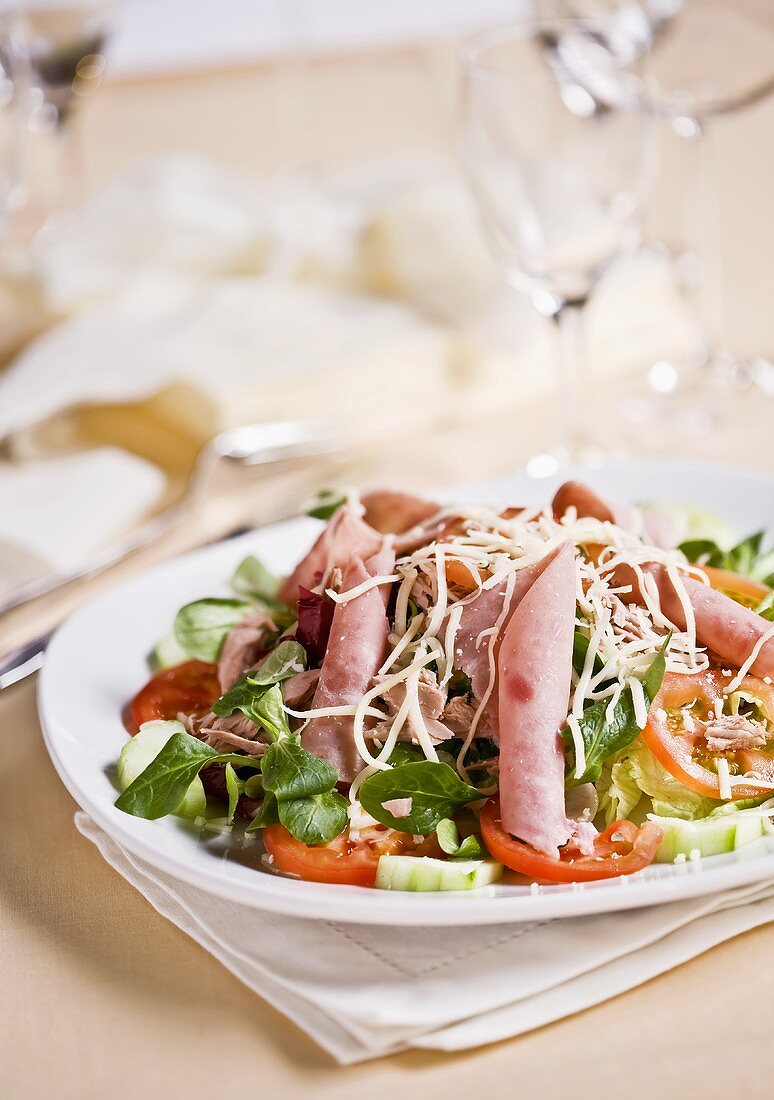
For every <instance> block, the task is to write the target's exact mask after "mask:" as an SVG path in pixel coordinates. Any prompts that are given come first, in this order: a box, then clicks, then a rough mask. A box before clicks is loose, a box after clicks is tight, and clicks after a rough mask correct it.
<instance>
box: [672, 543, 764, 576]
mask: <svg viewBox="0 0 774 1100" xmlns="http://www.w3.org/2000/svg"><path fill="white" fill-rule="evenodd" d="M765 535H766V532H765V531H756V532H755V534H754V535H748V537H747V538H746V539H742V541H741V542H738V543H737V544H736V545H735V546H732V547H731V548H730V549H729V550H726V549H724V548H723V547H722V546H719V545H718V543H717V542H715V541H714V540H713V539H706V538H702V539H688V540H686V541H685V542H681V543H680V546H679V547H678V549H679V550H682V552H683V553H684V554H685V556H686V558H688V561H691V562H695V563H696V564H697V565H709V566H712V567H713V568H715V569H730V570H731V572H733V573H741V574H742V576H744V577H751V578H752V579H753V580H756V581H760V582H761V584H765V585H768V586H769V587H772V586H774V549H769V550H764V549H763V540H764V538H765Z"/></svg>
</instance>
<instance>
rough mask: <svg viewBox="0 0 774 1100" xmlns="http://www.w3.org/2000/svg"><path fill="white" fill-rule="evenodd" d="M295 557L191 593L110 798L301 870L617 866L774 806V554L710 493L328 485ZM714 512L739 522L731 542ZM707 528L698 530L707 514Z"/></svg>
mask: <svg viewBox="0 0 774 1100" xmlns="http://www.w3.org/2000/svg"><path fill="white" fill-rule="evenodd" d="M312 514H314V515H315V516H316V517H317V518H320V519H322V520H324V521H325V526H324V527H323V528H322V530H321V532H320V535H319V537H318V539H317V541H316V542H315V543H314V545H313V546H312V548H311V549H310V551H309V552H308V553H307V555H306V556H305V557H304V558H303V559H302V561H301V562H300V563H299V564H298V565H297V566H296V568H295V569H294V570H293V571H292V572H291V573H290V574H289V575H288V576H286V577H285V578H283V579H278V578H275V577H274V576H272V575H271V573H270V572H269V571H268V570H267V569H266V568H265V567H264V565H263V564H262V563H261V562H259V561H258V560H257V559H256V558H254V557H248V558H246V559H245V560H244V561H243V562H242V564H241V565H240V566H239V568H238V569H237V571H236V573H235V574H234V576H233V577H232V579H231V582H230V583H231V588H232V590H233V596H231V597H229V598H205V599H201V600H197V601H195V602H193V603H190V604H188V605H186V606H185V607H183V608H181V609H180V611H179V612H178V614H177V616H176V618H175V622H174V626H173V630H172V631H171V633H170V635H169V636H168V637H167V638H165V639H163V640H162V641H161V642H160V643H159V646H158V647H157V650H156V652H155V662H156V664H157V666H158V671H157V672H156V674H155V675H154V676H153V677H152V678H151V679H150V680H149V682H148V683H147V684H146V685H145V686H144V687H143V688H142V689H141V690H140V691H139V692H138V694H137V695H136V696H135V698H134V699H133V700H132V703H131V707H130V710H131V716H132V723H133V727H132V730H131V732H132V734H133V736H132V738H131V740H130V741H129V742H128V743H127V744H126V745H125V746H124V749H123V750H122V753H121V758H120V761H119V772H118V774H119V783H120V786H121V787H122V793H121V794H120V796H119V798H118V800H117V802H116V805H117V807H118V808H119V809H121V810H123V811H124V812H126V813H130V814H134V815H136V816H140V817H145V818H158V817H162V816H164V815H166V814H180V815H182V816H187V817H189V818H193V819H194V820H195V821H196V822H197V823H198V824H199V825H201V826H203V827H206V828H222V829H229V830H234V831H235V833H236V834H237V835H239V836H241V837H242V840H243V843H249V842H251V841H252V840H254V839H255V834H257V833H258V832H260V834H261V837H262V840H263V845H264V848H265V853H266V854H265V856H264V860H265V862H266V863H267V864H268V865H269V866H270V867H271V868H272V869H274V870H276V871H278V872H283V873H286V874H290V875H295V876H298V877H300V878H303V879H307V880H311V881H322V882H339V883H349V884H354V885H361V886H373V885H376V886H377V887H381V888H386V889H401V890H467V889H474V888H477V887H480V886H485V885H489V884H491V883H493V882H496V881H497V880H498V879H499V878H500V877H501V876H502V874H503V870H504V868H505V869H508V872H509V873H513V872H515V873H516V874H518V875H523V876H527V877H528V878H529V879H531V880H533V881H536V882H541V883H558V882H584V881H590V880H594V879H603V878H611V877H615V876H620V875H628V874H631V873H633V872H636V871H640V870H642V869H643V868H645V867H647V866H648V865H649V864H650V863H652V862H653V861H654V860H656V861H668V860H674V861H678V862H680V861H682V860H685V859H696V858H700V857H701V856H705V855H713V854H715V853H718V852H725V851H732V850H734V849H735V848H737V847H740V846H741V845H743V844H748V843H750V842H751V841H754V840H757V839H758V838H760V837H761V836H762V835H763V834H764V833H765V832H768V831H769V829H770V819H771V817H772V816H774V798H773V797H772V795H774V686H773V685H772V677H774V554H773V553H772V552H771V551H765V550H764V549H763V535H762V534H756V535H754V536H751V537H750V538H749V539H746V540H744V541H743V542H741V543H738V544H737V545H735V546H729V544H728V543H729V540H728V539H727V538H726V536H725V530H724V528H723V525H722V524H721V523H720V522H719V521H716V520H714V519H712V518H711V517H708V516H707V515H706V513H700V512H698V511H697V510H696V509H691V510H677V509H674V508H663V509H659V508H655V507H650V508H642V509H627V510H623V509H618V508H615V507H613V506H611V505H608V504H607V503H606V502H605V501H603V500H601V499H600V498H599V497H598V496H597V495H596V494H595V493H594V492H592V490H591V489H589V488H587V487H586V486H584V485H580V484H579V483H576V482H568V483H566V484H565V485H563V486H562V487H561V488H560V489H559V490H558V492H557V493H556V494H555V496H554V499H553V501H552V502H551V503H550V504H549V505H547V506H545V507H528V508H521V507H506V508H497V507H490V506H483V505H482V506H468V505H465V506H445V505H444V506H442V505H440V504H437V503H435V502H433V501H427V500H422V499H420V498H418V497H413V496H409V495H407V494H403V493H395V492H374V493H370V494H367V495H366V496H364V497H363V498H362V501H361V500H360V498H359V497H357V496H356V495H355V494H350V495H349V496H348V497H346V498H342V499H336V498H334V497H333V496H332V495H331V494H329V495H327V496H325V497H324V498H322V499H321V501H320V503H319V504H318V506H317V507H316V508H315V509H314V511H313V513H312ZM709 532H713V533H715V532H722V536H721V537H722V540H723V541H722V544H721V545H719V544H718V543H717V542H715V541H714V540H713V539H712V538H711V537H708V533H709ZM698 535H701V537H698Z"/></svg>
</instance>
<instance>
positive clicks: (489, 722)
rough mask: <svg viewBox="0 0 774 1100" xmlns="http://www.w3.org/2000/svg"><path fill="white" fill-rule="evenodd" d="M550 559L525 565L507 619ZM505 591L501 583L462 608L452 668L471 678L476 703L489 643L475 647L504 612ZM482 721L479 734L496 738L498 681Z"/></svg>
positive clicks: (486, 668) (485, 640)
mask: <svg viewBox="0 0 774 1100" xmlns="http://www.w3.org/2000/svg"><path fill="white" fill-rule="evenodd" d="M550 558H551V556H550V555H547V556H546V557H545V558H544V559H543V560H542V561H539V562H537V563H536V564H535V565H528V566H527V567H526V568H525V569H522V570H520V571H519V572H518V573H517V574H516V579H515V583H514V587H513V593H512V595H511V602H510V605H509V611H508V614H509V616H510V615H512V614H513V612H514V611H515V609H516V608H517V607H518V606H519V603H520V601H521V599H522V598H523V596H524V594H525V593H526V592H527V591H528V590H529V588H530V586H531V585H532V583H533V582H534V581H535V579H536V578H537V577H539V576H540V574H541V573H542V572H543V570H544V569H545V568H546V565H547V564H548V562H549V561H550ZM505 589H506V582H505V581H503V582H502V584H499V585H498V586H497V587H496V588H489V589H483V590H482V591H481V592H479V593H478V595H476V596H474V597H473V598H472V599H471V600H470V602H469V603H467V604H465V606H464V608H463V612H462V617H461V618H460V625H459V629H458V630H457V637H456V639H455V643H454V668H455V670H457V671H459V672H464V674H465V675H466V676H469V677H470V682H471V690H472V692H473V697H474V698H475V699H477V700H478V701H479V702H480V701H481V699H483V697H484V694H485V693H486V689H487V687H488V686H489V677H490V670H489V643H490V640H491V639H490V638H489V637H486V636H485V637H484V638H482V639H481V645H478V644H477V643H478V639H479V636H480V635H481V632H482V631H484V630H489V629H491V628H492V627H493V626H494V625H495V623H496V622H497V620H498V618H499V617H500V615H501V613H502V610H503V600H504V599H505ZM506 621H507V620H506ZM505 625H506V624H505V623H504V624H503V626H502V628H501V631H500V637H502V634H503V631H504V629H505ZM445 629H446V622H444V625H443V628H442V630H441V636H442V637H443V631H444V630H445ZM498 646H499V642H498V643H496V645H495V661H496V659H497V651H498ZM483 718H484V720H483V721H482V723H481V724H480V726H479V732H480V733H481V734H486V735H488V736H489V735H494V736H495V737H496V736H497V732H498V692H497V681H495V685H494V688H493V690H492V694H491V695H490V697H489V703H488V705H487V709H486V714H485V715H484V716H483Z"/></svg>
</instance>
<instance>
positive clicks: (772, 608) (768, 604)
mask: <svg viewBox="0 0 774 1100" xmlns="http://www.w3.org/2000/svg"><path fill="white" fill-rule="evenodd" d="M755 610H756V611H757V612H758V614H759V615H762V616H763V618H764V619H766V621H767V622H770V623H771V622H774V588H773V589H772V591H771V592H769V594H768V596H764V598H763V599H762V600H761V602H760V603H759V604H758V606H757V607H756V608H755Z"/></svg>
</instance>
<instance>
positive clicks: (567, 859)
mask: <svg viewBox="0 0 774 1100" xmlns="http://www.w3.org/2000/svg"><path fill="white" fill-rule="evenodd" d="M481 836H482V838H483V841H484V844H485V845H486V846H487V848H488V849H489V851H490V852H491V854H492V855H493V856H494V858H495V859H497V860H499V861H500V863H503V864H504V865H505V866H506V867H510V868H511V870H512V871H519V872H520V873H521V874H522V875H528V876H529V877H530V878H534V879H537V881H538V882H594V881H596V880H597V879H604V878H618V877H619V876H620V875H631V874H634V872H635V871H641V870H642V869H643V867H647V866H648V864H650V863H652V862H653V859H654V857H655V855H656V851H657V850H658V846H659V844H660V843H661V836H662V833H661V830H660V829H659V828H658V826H657V825H654V824H653V822H652V821H648V822H646V824H645V825H643V826H642V828H640V827H638V826H637V825H635V824H634V823H633V822H632V821H615V822H613V824H612V825H610V826H608V828H607V829H605V831H604V832H603V833H600V834H599V836H598V837H597V838H596V840H595V841H594V854H593V855H590V856H584V855H580V854H579V853H577V850H574V849H571V848H570V845H568V846H567V849H563V850H562V852H561V854H560V855H559V856H558V857H556V856H548V855H545V854H544V853H543V852H538V851H537V850H536V849H535V848H533V847H532V846H531V845H530V844H525V843H524V842H523V841H521V840H515V839H514V837H512V836H511V835H510V833H508V832H506V831H505V829H504V828H503V826H502V823H501V822H500V802H499V800H498V799H497V798H490V800H489V801H488V802H487V804H486V806H484V808H483V810H482V811H481Z"/></svg>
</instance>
